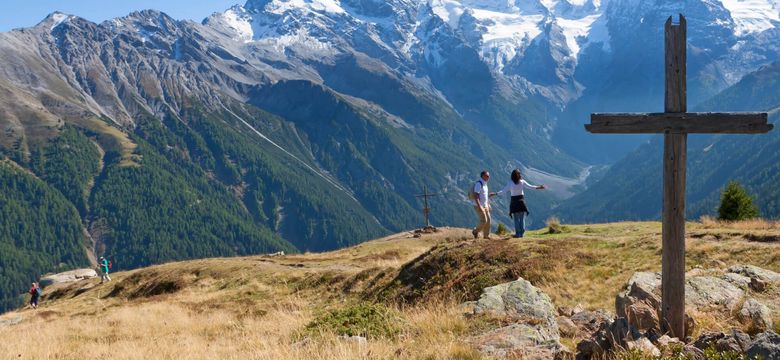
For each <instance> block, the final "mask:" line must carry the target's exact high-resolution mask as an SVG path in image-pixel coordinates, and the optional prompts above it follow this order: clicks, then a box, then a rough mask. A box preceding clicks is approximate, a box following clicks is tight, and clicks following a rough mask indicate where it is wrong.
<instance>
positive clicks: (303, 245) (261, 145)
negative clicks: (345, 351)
mask: <svg viewBox="0 0 780 360" xmlns="http://www.w3.org/2000/svg"><path fill="white" fill-rule="evenodd" d="M778 9H780V6H778V2H777V1H770V0H752V1H750V2H749V3H746V2H741V1H736V0H729V1H723V2H720V1H712V0H690V1H681V2H674V3H673V4H672V3H669V2H666V1H636V0H611V1H596V0H587V1H581V0H578V1H575V0H559V1H555V0H541V1H520V0H506V1H493V0H461V1H454V0H429V1H412V0H307V1H298V0H249V1H248V2H246V3H245V4H244V5H236V6H234V7H232V8H230V9H228V10H226V11H224V12H221V13H215V14H213V15H212V16H210V17H208V18H207V19H205V20H204V21H203V22H202V23H196V22H191V21H177V20H175V19H172V18H170V17H168V16H167V15H165V14H163V13H160V12H157V11H153V10H146V11H141V12H135V13H132V14H129V15H128V16H125V17H121V18H117V19H112V20H108V21H105V22H103V23H100V24H95V23H92V22H89V21H86V20H84V19H82V18H79V17H77V16H73V15H67V14H61V13H53V14H51V15H50V16H48V17H47V18H46V19H44V20H43V21H42V22H41V23H40V24H38V25H37V26H35V27H32V28H27V29H17V30H14V31H10V32H6V33H0V128H1V129H2V131H3V132H2V136H0V151H2V154H3V155H4V156H5V157H6V158H7V159H6V160H5V161H4V162H3V164H2V165H0V166H4V167H5V168H7V169H6V170H7V171H4V172H2V173H0V174H2V176H4V177H6V178H9V179H14V180H13V181H9V182H6V183H2V182H0V184H5V185H3V186H4V188H2V189H0V191H18V190H15V189H18V184H20V183H23V184H26V185H25V187H24V188H25V189H43V190H41V191H40V192H36V191H32V190H28V191H30V193H29V194H26V195H29V196H23V197H21V198H14V199H13V203H14V204H15V205H14V206H16V207H18V208H26V209H29V208H37V206H42V205H41V204H44V205H43V206H44V207H46V206H49V205H45V204H57V205H56V206H57V207H58V208H59V207H60V206H65V207H70V210H63V211H64V212H63V214H65V213H68V211H71V210H72V211H71V212H70V213H69V214H70V215H68V216H64V215H63V217H62V223H63V224H68V226H70V227H74V228H76V229H80V234H79V232H77V233H72V232H70V233H68V235H64V234H61V233H60V232H59V231H60V230H58V229H59V226H62V224H57V223H56V221H55V222H52V220H51V219H49V218H46V219H49V220H40V221H37V222H36V223H35V225H34V226H32V225H31V226H27V227H25V226H26V225H24V226H22V227H20V228H9V229H6V230H7V231H5V232H4V233H2V234H0V244H5V245H3V246H6V247H8V248H9V249H10V248H13V249H16V250H19V251H22V250H24V251H31V252H33V253H35V254H37V255H35V256H45V255H46V254H49V255H50V256H51V257H52V258H51V259H45V261H43V260H41V261H38V262H36V263H35V264H33V263H30V262H25V263H24V265H21V264H22V262H21V260H19V259H18V258H19V256H14V258H13V259H12V258H11V257H8V256H6V255H2V254H6V252H3V253H2V254H0V262H4V261H5V262H6V263H7V264H8V266H4V267H3V268H7V269H14V270H13V274H14V277H13V278H14V279H15V280H13V281H11V282H9V283H8V284H6V285H3V286H4V289H5V288H9V289H10V288H13V289H15V290H14V291H16V290H20V289H21V287H23V286H24V285H25V284H26V283H25V282H24V281H26V280H23V279H26V278H29V277H33V276H34V274H36V273H40V272H45V271H49V270H54V269H56V268H59V267H71V266H75V265H81V264H84V263H85V262H87V261H89V258H90V257H94V255H95V254H105V255H108V256H109V257H111V258H114V259H116V261H115V262H114V264H117V266H119V267H121V268H132V267H137V266H143V265H148V264H151V263H158V262H162V261H167V260H172V259H185V258H197V257H204V256H228V255H237V254H249V253H258V252H274V251H277V250H280V249H283V250H296V249H297V250H300V251H307V250H315V251H316V250H326V249H333V248H337V247H343V246H347V245H350V244H353V243H356V242H359V241H362V240H365V239H369V238H373V237H377V236H380V235H382V234H386V233H389V232H391V231H401V230H405V229H410V228H413V227H416V226H419V225H420V223H421V214H420V211H419V208H420V207H421V204H420V203H419V201H418V200H417V199H416V198H415V197H414V195H416V194H418V193H419V192H420V191H421V190H422V188H423V186H427V187H428V188H429V189H431V190H433V191H434V192H437V193H439V194H440V196H439V197H437V198H436V200H435V202H434V204H433V208H434V211H433V213H432V216H433V217H432V220H433V222H434V223H435V224H446V225H457V226H467V225H470V224H471V223H472V222H473V220H474V219H473V217H474V215H473V210H472V209H471V207H470V205H469V204H468V202H467V200H466V195H465V189H466V188H467V187H468V186H469V185H470V182H471V181H473V180H475V179H476V177H477V175H478V173H479V171H480V170H482V169H489V170H491V171H493V173H494V175H495V176H494V179H496V180H494V182H493V183H492V184H491V185H492V187H493V188H494V189H495V188H498V187H500V186H501V185H502V183H503V181H505V180H506V178H507V177H508V175H507V174H508V172H509V171H510V170H511V169H513V168H516V167H519V168H522V169H523V170H524V171H525V174H526V176H527V178H528V179H529V180H530V181H531V182H537V183H545V184H548V185H549V187H550V191H545V192H532V193H529V194H528V196H529V200H530V203H531V204H532V211H533V216H534V220H535V221H536V222H537V224H538V221H539V220H540V219H544V218H545V217H546V216H547V215H549V214H552V213H554V212H555V213H560V214H562V215H565V217H566V218H571V219H579V220H581V221H592V220H597V219H605V218H607V217H609V218H612V217H613V216H614V217H616V218H621V217H632V216H634V214H636V216H637V217H644V216H647V217H652V216H654V212H653V211H652V210H651V205H647V204H642V203H631V204H626V205H625V206H623V207H621V206H617V207H614V208H615V210H614V212H608V211H604V212H597V211H583V210H582V208H581V205H578V204H583V203H584V202H583V201H585V200H587V199H589V198H588V197H589V196H596V195H598V194H599V192H598V191H599V189H616V190H617V189H618V187H616V186H615V185H608V184H610V183H609V181H613V180H615V179H620V178H621V176H622V175H620V176H616V175H615V172H617V171H619V170H620V169H621V166H623V165H621V164H624V163H617V164H616V165H614V166H612V167H611V169H610V170H607V169H608V167H609V166H610V165H611V164H613V163H614V162H615V161H617V160H619V159H621V158H623V157H624V156H626V155H627V154H629V153H631V151H633V150H634V149H636V148H637V146H638V145H639V144H640V143H641V142H642V141H645V140H646V139H647V138H639V139H637V138H631V137H596V136H591V135H589V134H586V133H585V132H584V131H583V130H582V124H583V123H584V122H585V121H586V120H587V119H588V116H587V114H588V113H589V112H592V111H615V110H629V111H643V110H651V111H658V110H660V109H661V107H662V102H661V98H662V94H663V89H662V84H663V76H662V70H661V69H662V59H663V58H662V48H661V44H662V41H663V36H662V35H663V34H662V30H661V29H662V24H663V22H664V21H665V19H666V18H667V17H668V16H670V15H674V14H676V13H678V12H681V13H684V14H685V15H686V16H687V18H688V20H689V37H690V39H689V44H690V45H689V77H690V78H689V90H690V95H689V102H690V103H691V105H692V106H693V104H697V103H701V104H702V105H701V106H700V107H701V108H709V107H714V105H712V106H710V105H706V104H715V103H712V102H713V101H718V100H717V99H719V98H712V96H714V95H716V94H718V93H720V92H721V91H724V90H725V92H723V93H721V95H719V96H727V95H723V94H729V91H732V92H737V93H734V94H733V95H731V98H737V97H739V96H742V95H741V94H742V93H741V92H740V91H748V90H740V89H743V88H750V85H740V84H743V83H744V82H745V81H747V80H748V79H749V77H747V78H744V80H743V77H744V75H745V74H749V73H751V72H753V71H756V70H758V69H759V68H761V67H762V66H765V65H767V64H770V63H772V62H774V61H776V60H778V59H780V42H778V41H777V39H778V38H779V36H778V35H780V33H779V31H780V30H778V28H777V25H778V24H780V20H779V19H780V15H779V14H780V11H779V10H778ZM756 74H760V72H759V73H756ZM751 76H753V75H751ZM740 80H742V82H740ZM738 82H739V84H737V83H738ZM734 84H737V85H736V86H734V87H732V85H734ZM708 99H715V100H708ZM707 101H710V103H707ZM721 105H723V104H722V103H718V107H720V106H721ZM708 106H709V107H708ZM724 110H725V109H724ZM724 141H725V140H724ZM752 144H755V143H751V145H752ZM646 149H647V147H646V146H643V147H639V150H637V151H638V153H634V154H632V155H630V156H631V157H630V158H629V159H634V160H633V161H631V163H630V164H627V165H626V166H628V165H635V164H639V163H641V161H639V160H645V159H646V158H645V157H642V156H643V155H642V154H643V151H647V150H646ZM692 151H693V148H692ZM648 154H649V152H648ZM724 156H725V155H724ZM763 170H764V168H762V167H761V163H760V162H757V163H756V164H755V171H763ZM605 174H606V175H605ZM621 174H622V173H621ZM602 176H603V180H602V181H599V179H601V178H602ZM636 181H640V180H636ZM703 181H710V182H711V183H712V186H711V188H715V187H717V186H719V184H722V182H721V181H720V178H714V177H710V178H708V179H705V180H703ZM724 181H725V180H724ZM12 184H15V185H12ZM708 184H709V183H708ZM585 189H588V190H587V191H585ZM629 190H630V189H629ZM589 194H595V195H589ZM575 195H576V196H575ZM608 195H609V196H620V199H623V200H625V201H628V199H631V197H630V196H626V194H625V193H624V192H623V193H622V192H618V191H614V192H610V193H609V194H608ZM572 196H574V197H573V198H572ZM609 196H607V197H604V199H607V198H609ZM707 196H709V197H707ZM711 197H712V195H711V191H710V192H709V193H707V194H703V195H702V199H704V198H707V199H710V200H708V201H711ZM570 198H571V200H567V199H570ZM9 199H10V198H9ZM8 201H9V203H10V201H11V200H8ZM702 201H704V200H702ZM498 202H499V205H498V207H497V211H496V216H497V220H499V221H501V220H503V221H507V220H508V219H507V218H506V215H505V214H504V213H505V206H506V199H499V200H498ZM63 204H64V205H63ZM702 204H704V203H702ZM51 206H54V205H51ZM604 206H605V208H606V207H610V206H608V205H604ZM632 206H633V207H637V210H636V211H634V210H631V209H632ZM702 206H704V205H702ZM12 208H13V207H12ZM640 208H641V209H640ZM9 209H11V208H9ZM7 211H12V210H7ZM610 211H611V210H610ZM73 214H77V216H75V217H74V216H71V215H73ZM586 214H591V216H586ZM56 218H57V217H53V219H56ZM31 221H32V220H31ZM28 225H29V224H28ZM74 234H75V235H74ZM32 237H35V238H37V239H40V241H39V240H36V242H34V243H35V244H37V245H35V246H33V245H32V244H33V242H31V240H29V238H32ZM58 241H59V242H65V246H64V247H63V248H62V249H60V250H56V251H52V250H51V249H52V247H51V246H50V245H51V244H53V243H55V242H58ZM74 249H75V250H74ZM0 290H3V289H0ZM2 293H3V294H9V293H13V292H6V291H5V290H3V291H2ZM6 299H11V300H13V299H12V298H11V297H8V296H6ZM11 300H9V301H11Z"/></svg>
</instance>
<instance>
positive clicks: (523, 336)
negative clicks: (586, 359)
mask: <svg viewBox="0 0 780 360" xmlns="http://www.w3.org/2000/svg"><path fill="white" fill-rule="evenodd" d="M474 314H475V315H479V314H487V315H491V316H499V317H504V318H505V319H507V320H510V321H514V323H512V324H511V325H508V326H503V327H500V328H496V329H493V330H490V331H488V332H486V333H484V334H480V335H477V336H474V337H472V338H471V339H469V341H470V342H471V343H472V344H474V346H476V347H477V348H478V349H479V350H480V351H481V352H482V353H484V354H487V355H489V356H497V357H519V358H522V359H552V358H555V357H556V356H560V354H562V353H564V352H566V351H567V350H566V349H565V347H564V346H563V345H562V344H561V343H560V333H559V330H558V322H557V319H556V310H555V306H554V305H553V303H552V301H551V300H550V297H549V296H547V294H545V293H543V292H542V291H541V290H539V289H538V288H536V287H535V286H533V285H531V283H530V282H528V281H526V280H524V279H519V280H517V281H513V282H509V283H504V284H499V285H496V286H493V287H489V288H485V289H484V290H483V292H482V295H481V296H480V298H479V300H478V301H477V303H476V305H475V306H474Z"/></svg>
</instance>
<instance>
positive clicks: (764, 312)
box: [737, 298, 774, 332]
mask: <svg viewBox="0 0 780 360" xmlns="http://www.w3.org/2000/svg"><path fill="white" fill-rule="evenodd" d="M737 319H739V321H740V322H741V323H743V324H745V325H747V326H748V327H749V328H750V329H751V330H754V331H756V332H760V331H764V330H768V329H771V328H772V326H773V325H774V324H773V322H772V313H771V312H770V311H769V308H768V307H767V306H766V305H764V304H762V303H761V302H759V301H758V300H756V299H752V298H751V299H747V300H746V301H745V303H744V304H743V305H742V309H741V310H740V311H739V313H738V314H737Z"/></svg>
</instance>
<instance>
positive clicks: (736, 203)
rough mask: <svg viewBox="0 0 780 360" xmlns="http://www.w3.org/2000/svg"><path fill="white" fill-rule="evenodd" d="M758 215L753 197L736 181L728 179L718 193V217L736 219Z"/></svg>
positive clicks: (751, 217) (745, 218) (746, 218)
mask: <svg viewBox="0 0 780 360" xmlns="http://www.w3.org/2000/svg"><path fill="white" fill-rule="evenodd" d="M756 217H758V207H756V205H755V204H753V198H751V197H750V195H748V193H747V191H745V189H744V188H743V187H742V186H741V185H740V184H739V183H738V182H736V181H729V183H728V184H727V185H726V188H725V189H724V190H723V192H722V193H721V195H720V207H719V208H718V218H719V219H720V220H728V221H738V220H748V219H753V218H756Z"/></svg>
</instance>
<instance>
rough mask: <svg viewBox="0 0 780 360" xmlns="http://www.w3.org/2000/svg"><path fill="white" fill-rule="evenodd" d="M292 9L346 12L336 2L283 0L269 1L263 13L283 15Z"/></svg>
mask: <svg viewBox="0 0 780 360" xmlns="http://www.w3.org/2000/svg"><path fill="white" fill-rule="evenodd" d="M294 9H307V10H310V11H315V12H325V13H333V14H345V13H346V11H345V10H344V8H343V7H341V3H340V2H339V1H338V0H284V1H271V2H269V3H268V4H267V5H266V6H265V11H267V12H269V13H273V14H279V15H281V14H284V13H285V12H287V11H290V10H294Z"/></svg>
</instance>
